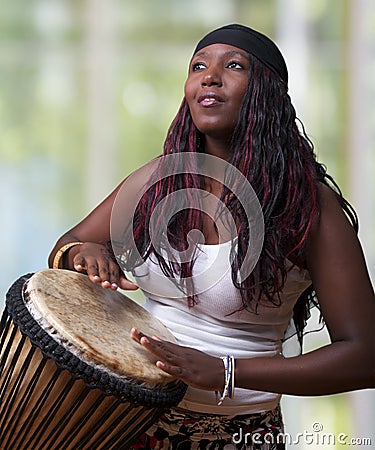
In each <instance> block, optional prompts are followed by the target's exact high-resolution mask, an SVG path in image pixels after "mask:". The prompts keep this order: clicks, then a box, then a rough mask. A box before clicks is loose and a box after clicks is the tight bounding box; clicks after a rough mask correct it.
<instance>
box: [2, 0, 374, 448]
mask: <svg viewBox="0 0 375 450" xmlns="http://www.w3.org/2000/svg"><path fill="white" fill-rule="evenodd" d="M231 22H241V23H244V24H247V25H250V26H252V27H253V28H256V29H258V30H260V31H263V32H264V33H266V34H268V35H269V36H270V37H272V38H274V39H275V40H276V42H277V43H278V44H279V45H280V47H281V49H282V51H283V53H284V55H285V58H286V60H287V64H288V67H289V71H290V94H291V96H292V99H293V101H294V105H295V106H296V109H297V113H298V116H299V117H300V118H301V119H302V121H303V122H304V124H305V126H306V129H307V133H308V134H309V136H310V137H311V139H312V140H313V142H314V144H315V148H316V152H317V154H318V158H319V160H320V161H322V162H323V163H324V164H326V165H327V167H328V169H329V172H330V173H331V174H332V175H333V176H334V177H335V178H336V180H337V181H338V182H339V184H340V186H341V187H342V190H343V192H344V194H345V195H346V196H347V198H348V199H349V200H350V201H351V202H352V204H353V205H354V206H355V208H356V209H357V211H358V213H359V216H360V226H361V231H360V237H361V241H362V244H363V247H364V251H365V255H366V259H367V262H368V265H369V269H370V273H371V275H372V277H373V274H374V267H375V239H374V236H373V229H374V222H375V221H374V215H375V213H374V206H375V201H374V200H375V182H374V176H373V174H374V173H375V154H374V142H375V139H374V133H375V127H374V124H375V108H374V100H373V99H374V97H375V96H374V94H375V4H374V2H373V1H372V0H314V1H311V0H310V1H309V0H205V1H200V0H189V1H187V0H157V1H156V0H154V1H152V0H133V1H130V0H86V1H84V0H12V1H9V0H8V1H6V0H0V186H1V200H0V201H1V204H0V205H1V208H0V225H1V234H0V249H1V255H2V258H1V260H0V271H1V279H0V290H1V299H4V297H5V293H6V291H7V289H8V287H9V286H10V285H11V284H12V283H13V281H15V280H16V279H17V278H18V277H19V276H21V275H22V274H24V273H28V272H34V271H36V270H39V269H42V268H45V267H46V266H47V261H46V260H47V256H48V254H49V252H50V250H51V248H52V246H53V245H54V243H55V241H56V240H57V238H58V237H59V236H60V235H61V234H62V233H63V232H65V231H66V230H67V229H68V228H70V227H72V226H73V225H74V224H75V223H77V222H78V221H79V220H81V219H82V218H83V217H84V216H85V215H86V214H87V213H88V212H89V211H90V210H91V209H92V208H93V207H94V206H96V205H97V204H98V203H99V202H100V201H101V200H102V199H103V198H104V197H105V196H106V195H107V194H108V193H109V192H110V191H111V190H112V189H113V188H114V187H115V186H116V185H117V184H118V183H119V182H120V181H121V180H122V179H123V178H124V177H125V176H126V175H127V174H129V173H130V172H131V171H132V170H134V169H135V168H136V167H138V166H139V165H141V164H143V163H145V162H147V161H148V160H149V159H150V158H152V157H154V156H156V155H158V154H159V153H160V151H161V147H162V143H163V140H164V137H165V134H166V130H167V128H168V126H169V124H170V122H171V120H172V119H173V117H174V115H175V113H176V111H177V109H178V107H179V104H180V102H181V99H182V95H183V83H184V80H185V77H186V73H187V67H188V60H189V58H190V56H191V53H192V51H193V49H194V46H195V43H196V42H197V40H198V39H199V38H200V37H201V36H202V35H203V34H205V33H206V32H207V31H209V30H211V29H213V28H215V27H217V26H220V25H223V24H226V23H231ZM0 302H1V304H0V306H1V309H3V304H4V303H3V300H0ZM326 340H327V337H326V335H325V333H321V334H319V335H316V334H312V335H311V336H310V337H309V339H308V340H307V344H306V349H310V348H313V347H315V346H317V345H320V344H322V343H324V342H326ZM374 403H375V401H374V393H373V391H371V392H369V391H363V392H359V393H350V394H343V395H335V396H328V397H320V398H308V399H307V398H306V399H305V398H295V397H288V396H286V397H285V398H284V399H283V405H284V411H285V413H284V414H285V417H286V422H287V431H289V432H290V433H291V434H292V436H293V435H294V436H295V435H296V434H297V433H303V431H304V430H306V432H312V427H313V423H315V422H320V423H321V424H322V425H323V432H327V433H329V432H332V433H337V434H338V433H340V432H343V433H346V434H347V435H348V436H349V438H351V437H354V438H366V437H369V438H372V446H375V435H374V432H373V428H374V427H373V424H374V423H375V412H374V411H375V409H374ZM315 437H316V433H315ZM312 447H313V448H344V447H345V445H339V444H338V443H337V442H336V445H329V444H327V443H320V444H319V443H318V442H317V441H315V443H314V444H308V443H302V442H301V443H299V444H298V445H291V446H290V448H298V449H303V448H312ZM356 448H366V449H368V448H371V446H369V445H356Z"/></svg>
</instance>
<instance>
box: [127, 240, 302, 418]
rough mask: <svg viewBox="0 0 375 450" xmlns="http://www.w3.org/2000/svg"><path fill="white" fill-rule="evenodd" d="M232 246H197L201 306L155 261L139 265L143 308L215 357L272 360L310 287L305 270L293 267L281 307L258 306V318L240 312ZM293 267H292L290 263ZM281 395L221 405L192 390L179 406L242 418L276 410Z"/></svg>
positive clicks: (246, 396)
mask: <svg viewBox="0 0 375 450" xmlns="http://www.w3.org/2000/svg"><path fill="white" fill-rule="evenodd" d="M230 248H231V243H230V242H226V243H224V244H219V245H201V244H200V245H199V251H198V255H197V260H196V262H195V265H194V268H193V275H194V287H195V290H196V292H198V293H199V294H198V303H197V304H196V305H194V306H193V307H189V306H188V304H187V299H186V298H185V297H183V295H182V293H181V291H180V290H179V289H178V288H177V287H176V286H175V285H174V283H172V282H171V281H170V280H168V279H167V278H166V277H164V282H161V280H163V278H162V277H163V273H162V271H161V269H160V267H159V266H158V264H157V263H155V261H153V258H152V257H151V258H149V259H148V260H147V261H146V263H144V264H143V265H142V266H140V267H138V268H137V270H136V271H135V273H134V275H135V279H136V282H137V283H138V285H139V286H140V288H141V289H142V290H143V291H144V293H145V295H146V299H147V300H146V304H145V308H146V309H147V310H148V311H149V312H150V313H151V314H153V315H154V316H155V317H157V318H158V319H159V320H160V321H161V322H162V323H164V324H165V325H166V326H167V327H168V328H169V329H170V330H171V332H172V333H173V335H174V336H175V337H176V339H177V341H178V343H179V344H181V345H183V346H188V347H193V348H196V349H198V350H201V351H203V352H206V353H208V354H210V355H213V356H217V357H219V356H221V355H226V354H229V355H234V356H235V358H237V359H239V358H253V357H274V356H278V355H279V354H280V352H281V340H282V339H283V337H284V334H285V331H286V329H287V327H288V324H289V322H290V320H291V318H292V314H293V306H294V305H295V303H296V301H297V299H298V297H299V295H300V294H301V293H302V292H303V291H304V290H305V289H306V288H307V287H308V286H309V285H310V284H311V280H310V278H309V274H308V272H307V271H306V270H300V269H298V268H296V267H293V268H292V269H291V270H290V271H289V272H288V276H287V280H286V283H285V287H284V290H283V292H282V293H281V295H280V298H281V302H282V303H281V306H279V307H275V306H272V305H271V306H259V308H258V313H257V314H255V313H253V312H251V311H249V310H248V309H246V310H241V308H242V299H241V295H240V293H239V291H238V289H236V288H235V287H234V286H233V283H232V278H231V267H230V261H229V255H230ZM288 265H289V267H292V265H291V264H290V263H289V262H288ZM279 401H280V395H279V394H275V393H271V392H261V391H255V390H249V389H239V388H236V390H235V397H234V398H233V399H225V400H224V402H223V403H222V405H220V406H217V400H216V395H215V393H214V392H211V391H204V390H200V389H195V388H192V387H189V388H188V390H187V392H186V395H185V397H184V399H183V400H182V401H181V403H180V405H179V406H180V407H181V408H184V409H188V410H190V411H196V412H202V413H212V414H224V415H229V416H230V415H238V414H251V413H255V412H262V411H267V410H270V409H274V408H275V407H276V406H277V405H278V403H279Z"/></svg>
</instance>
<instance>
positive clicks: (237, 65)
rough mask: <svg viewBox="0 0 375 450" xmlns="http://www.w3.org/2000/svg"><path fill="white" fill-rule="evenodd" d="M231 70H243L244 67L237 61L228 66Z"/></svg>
mask: <svg viewBox="0 0 375 450" xmlns="http://www.w3.org/2000/svg"><path fill="white" fill-rule="evenodd" d="M227 67H228V68H229V69H243V68H244V67H243V65H242V64H241V63H239V62H237V61H232V62H230V63H229V64H228V66H227Z"/></svg>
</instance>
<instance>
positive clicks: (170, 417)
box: [131, 407, 285, 450]
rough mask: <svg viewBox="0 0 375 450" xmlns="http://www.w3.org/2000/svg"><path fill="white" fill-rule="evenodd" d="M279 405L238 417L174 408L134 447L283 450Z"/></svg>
mask: <svg viewBox="0 0 375 450" xmlns="http://www.w3.org/2000/svg"><path fill="white" fill-rule="evenodd" d="M283 432H284V428H283V420H282V415H281V411H280V407H277V408H276V409H274V410H272V411H266V412H262V413H256V414H250V415H239V416H235V417H228V416H219V415H214V414H205V415H202V414H199V413H192V412H188V411H184V410H181V409H172V410H171V411H168V412H167V413H165V414H164V415H163V416H162V417H161V418H160V419H159V421H158V422H157V423H155V424H154V425H153V426H152V427H151V428H150V429H149V430H148V431H147V432H146V433H144V434H143V435H142V436H140V438H139V439H138V440H137V442H135V443H134V444H133V445H132V447H131V450H245V449H246V450H283V449H285V445H284V444H283V439H282V438H283Z"/></svg>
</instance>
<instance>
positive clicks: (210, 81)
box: [201, 67, 222, 86]
mask: <svg viewBox="0 0 375 450" xmlns="http://www.w3.org/2000/svg"><path fill="white" fill-rule="evenodd" d="M201 84H202V86H213V85H216V86H220V85H221V84H222V79H221V74H220V73H219V70H217V68H214V67H213V68H207V69H206V70H205V71H204V73H203V76H202V81H201Z"/></svg>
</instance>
